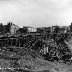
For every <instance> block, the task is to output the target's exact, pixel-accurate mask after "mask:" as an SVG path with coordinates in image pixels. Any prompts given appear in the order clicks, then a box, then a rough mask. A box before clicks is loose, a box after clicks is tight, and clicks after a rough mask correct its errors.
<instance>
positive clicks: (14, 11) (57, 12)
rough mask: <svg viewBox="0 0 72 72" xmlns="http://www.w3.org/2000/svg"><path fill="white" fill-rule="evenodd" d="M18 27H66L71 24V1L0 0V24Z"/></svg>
mask: <svg viewBox="0 0 72 72" xmlns="http://www.w3.org/2000/svg"><path fill="white" fill-rule="evenodd" d="M8 22H13V23H14V24H16V25H18V26H19V27H23V26H33V27H46V26H53V25H59V26H65V25H66V26H68V25H70V24H71V22H72V0H0V23H3V24H6V23H8Z"/></svg>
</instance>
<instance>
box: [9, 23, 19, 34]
mask: <svg viewBox="0 0 72 72" xmlns="http://www.w3.org/2000/svg"><path fill="white" fill-rule="evenodd" d="M18 29H19V26H18V25H15V24H12V25H11V27H10V33H11V34H12V35H14V34H16V32H17V30H18Z"/></svg>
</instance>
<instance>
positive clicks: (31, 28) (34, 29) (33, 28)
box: [27, 27, 37, 32]
mask: <svg viewBox="0 0 72 72" xmlns="http://www.w3.org/2000/svg"><path fill="white" fill-rule="evenodd" d="M27 28H28V32H36V31H37V29H36V28H35V27H27Z"/></svg>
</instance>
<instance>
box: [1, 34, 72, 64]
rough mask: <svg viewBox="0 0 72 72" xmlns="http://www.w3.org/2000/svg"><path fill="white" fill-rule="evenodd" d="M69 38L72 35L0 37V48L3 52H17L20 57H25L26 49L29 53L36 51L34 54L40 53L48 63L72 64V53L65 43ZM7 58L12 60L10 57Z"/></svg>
mask: <svg viewBox="0 0 72 72" xmlns="http://www.w3.org/2000/svg"><path fill="white" fill-rule="evenodd" d="M69 37H71V34H69V33H65V34H46V35H43V34H34V35H33V34H28V35H19V36H2V37H0V48H1V51H2V52H3V51H5V52H7V51H9V52H16V53H18V54H19V55H20V54H21V55H24V52H25V50H24V49H26V50H29V51H34V52H33V53H36V52H38V55H41V56H43V57H44V59H46V60H48V61H51V62H54V61H58V62H63V63H66V64H71V63H72V52H71V50H70V49H69V47H68V45H67V44H66V43H65V41H68V38H69ZM46 48H47V49H46ZM45 50H47V51H45ZM4 55H5V54H4ZM21 55H20V56H21ZM32 55H33V54H32ZM38 55H37V56H38ZM20 56H19V57H20ZM15 57H16V56H15ZM33 57H34V56H33ZM7 58H8V59H9V58H10V59H12V58H11V57H8V56H7Z"/></svg>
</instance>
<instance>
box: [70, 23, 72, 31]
mask: <svg viewBox="0 0 72 72" xmlns="http://www.w3.org/2000/svg"><path fill="white" fill-rule="evenodd" d="M70 31H71V32H72V23H71V25H70Z"/></svg>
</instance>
